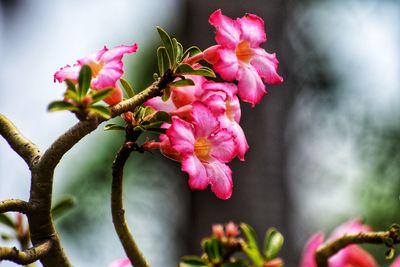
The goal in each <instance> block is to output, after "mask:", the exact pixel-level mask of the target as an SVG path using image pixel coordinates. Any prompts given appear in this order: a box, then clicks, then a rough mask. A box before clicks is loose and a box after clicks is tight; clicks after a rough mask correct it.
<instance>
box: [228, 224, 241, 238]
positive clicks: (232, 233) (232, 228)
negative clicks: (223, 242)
mask: <svg viewBox="0 0 400 267" xmlns="http://www.w3.org/2000/svg"><path fill="white" fill-rule="evenodd" d="M225 232H226V235H227V236H228V237H236V236H238V235H239V234H240V232H239V229H238V227H237V225H236V224H235V223H233V222H229V223H228V224H227V225H226V226H225Z"/></svg>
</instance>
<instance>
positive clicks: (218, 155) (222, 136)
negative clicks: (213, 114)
mask: <svg viewBox="0 0 400 267" xmlns="http://www.w3.org/2000/svg"><path fill="white" fill-rule="evenodd" d="M208 140H209V141H210V143H211V156H212V157H213V158H215V159H217V160H219V161H221V162H229V161H231V160H232V159H233V158H234V157H235V155H236V146H235V142H234V136H233V134H232V132H230V131H228V130H227V129H221V130H219V131H218V132H217V133H215V134H212V135H211V136H210V137H209V138H208Z"/></svg>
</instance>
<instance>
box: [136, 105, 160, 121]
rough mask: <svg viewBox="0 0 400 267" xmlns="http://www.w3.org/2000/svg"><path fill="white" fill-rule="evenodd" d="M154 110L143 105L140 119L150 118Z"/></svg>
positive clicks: (154, 112)
mask: <svg viewBox="0 0 400 267" xmlns="http://www.w3.org/2000/svg"><path fill="white" fill-rule="evenodd" d="M156 112H157V111H156V110H155V109H154V108H152V107H145V108H144V109H143V111H142V113H141V118H140V119H141V120H150V119H151V118H152V117H153V116H154V115H155V114H156Z"/></svg>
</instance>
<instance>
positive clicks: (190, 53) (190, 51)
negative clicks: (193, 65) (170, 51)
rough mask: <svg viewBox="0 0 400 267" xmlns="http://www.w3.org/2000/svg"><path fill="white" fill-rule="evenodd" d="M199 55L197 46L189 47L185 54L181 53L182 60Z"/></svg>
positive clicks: (199, 50)
mask: <svg viewBox="0 0 400 267" xmlns="http://www.w3.org/2000/svg"><path fill="white" fill-rule="evenodd" d="M200 53H202V51H201V49H200V48H198V47H197V46H191V47H189V48H188V49H186V51H185V53H183V56H182V58H183V59H186V58H189V57H192V56H194V55H197V54H200Z"/></svg>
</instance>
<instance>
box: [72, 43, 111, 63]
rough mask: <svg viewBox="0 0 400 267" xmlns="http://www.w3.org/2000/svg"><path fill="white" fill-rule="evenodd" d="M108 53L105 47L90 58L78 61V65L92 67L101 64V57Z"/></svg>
mask: <svg viewBox="0 0 400 267" xmlns="http://www.w3.org/2000/svg"><path fill="white" fill-rule="evenodd" d="M106 51H108V48H107V47H106V46H104V47H103V48H102V49H101V50H99V51H97V52H95V53H93V54H90V55H89V56H86V57H84V58H81V59H78V64H79V65H81V66H83V65H90V64H92V63H93V62H99V60H100V58H101V56H102V55H103V54H104V53H105V52H106Z"/></svg>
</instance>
